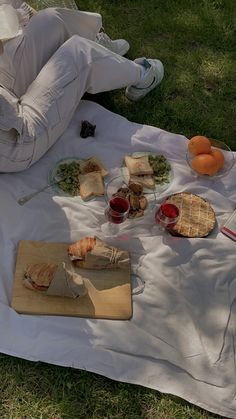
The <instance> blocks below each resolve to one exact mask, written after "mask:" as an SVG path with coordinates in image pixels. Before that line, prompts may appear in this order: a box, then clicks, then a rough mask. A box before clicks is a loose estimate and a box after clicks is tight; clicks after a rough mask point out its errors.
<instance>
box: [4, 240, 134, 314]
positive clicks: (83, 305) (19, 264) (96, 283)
mask: <svg viewBox="0 0 236 419" xmlns="http://www.w3.org/2000/svg"><path fill="white" fill-rule="evenodd" d="M67 248H68V243H46V242H39V241H25V240H23V241H20V242H19V246H18V252H17V260H16V270H15V278H14V286H13V294H12V301H11V307H12V308H13V309H14V310H16V311H17V312H18V313H23V314H39V315H43V314H45V315H60V316H78V317H89V318H98V319H120V320H127V319H130V318H131V316H132V298H131V275H130V270H127V271H126V270H124V271H123V270H118V269H116V270H108V269H107V270H101V271H99V270H89V269H80V268H77V270H78V273H79V274H81V275H82V276H83V277H85V285H86V287H87V289H88V294H87V295H85V296H84V297H80V298H78V299H73V298H66V297H52V296H47V295H42V294H39V293H38V292H35V291H32V290H29V289H27V288H25V287H24V286H23V285H22V278H23V275H24V271H25V268H26V267H27V266H28V265H30V264H34V263H44V262H45V263H49V262H50V263H59V262H62V261H65V262H66V261H68V256H67Z"/></svg>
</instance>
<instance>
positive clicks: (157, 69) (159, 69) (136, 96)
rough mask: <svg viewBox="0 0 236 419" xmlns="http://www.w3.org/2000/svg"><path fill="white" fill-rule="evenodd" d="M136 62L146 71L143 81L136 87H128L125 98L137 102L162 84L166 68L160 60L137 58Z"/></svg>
mask: <svg viewBox="0 0 236 419" xmlns="http://www.w3.org/2000/svg"><path fill="white" fill-rule="evenodd" d="M134 62H135V63H137V64H139V65H142V66H143V67H144V68H145V69H146V72H145V73H144V76H143V77H142V79H141V81H140V82H139V83H138V84H136V86H128V87H127V88H126V91H125V96H126V97H127V98H128V99H129V100H132V101H134V102H136V101H138V100H140V99H142V98H143V97H144V96H146V95H147V94H148V93H149V92H150V91H151V90H153V89H154V88H155V87H156V86H158V84H160V83H161V81H162V79H163V77H164V66H163V64H162V62H161V61H160V60H153V59H150V58H148V59H147V58H137V59H136V60H134Z"/></svg>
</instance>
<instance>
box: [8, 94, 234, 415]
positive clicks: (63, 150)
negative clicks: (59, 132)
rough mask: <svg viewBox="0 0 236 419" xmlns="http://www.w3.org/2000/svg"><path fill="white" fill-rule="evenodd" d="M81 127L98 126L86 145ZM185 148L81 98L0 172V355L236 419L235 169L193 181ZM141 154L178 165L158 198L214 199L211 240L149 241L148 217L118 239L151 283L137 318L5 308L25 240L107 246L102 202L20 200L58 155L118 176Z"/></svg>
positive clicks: (136, 308)
mask: <svg viewBox="0 0 236 419" xmlns="http://www.w3.org/2000/svg"><path fill="white" fill-rule="evenodd" d="M82 120H89V121H90V122H91V123H93V124H96V126H97V128H96V136H95V137H94V138H93V137H89V138H87V139H82V138H80V135H79V132H80V124H81V121H82ZM186 141H187V140H186V138H185V137H184V136H181V135H177V134H171V133H168V132H166V131H163V130H161V129H158V128H154V127H151V126H145V125H139V124H135V123H131V122H129V121H128V120H127V119H125V118H123V117H121V116H119V115H116V114H114V113H112V112H109V111H108V110H106V109H104V108H103V107H101V106H99V105H97V104H95V103H93V102H89V101H82V102H81V104H80V106H79V108H78V110H77V112H76V114H75V116H74V118H73V121H72V123H71V124H70V126H69V128H68V129H67V131H66V132H65V134H64V135H63V136H62V137H61V139H60V140H59V141H58V142H57V144H56V145H55V146H54V147H53V148H52V149H51V150H50V151H49V152H48V153H47V154H46V155H45V156H44V157H43V158H42V159H41V161H39V162H38V163H37V164H35V165H34V166H33V167H32V168H30V169H29V170H27V171H25V172H22V173H14V174H9V175H8V174H1V175H0V190H1V205H0V219H1V226H0V266H1V269H0V278H1V280H0V351H1V352H3V353H6V354H9V355H13V356H16V357H20V358H25V359H28V360H33V361H43V362H47V363H51V364H57V365H62V366H70V367H74V368H80V369H86V370H87V371H93V372H96V373H99V374H102V375H104V376H107V377H110V378H112V379H115V380H118V381H123V382H129V383H135V384H140V385H143V386H146V387H150V388H153V389H157V390H159V391H161V392H166V393H171V394H174V395H177V396H180V397H182V398H184V399H186V400H188V401H190V402H192V403H194V404H196V405H198V406H201V407H203V408H205V409H207V410H209V411H212V412H215V413H218V414H221V415H224V416H227V417H230V418H236V400H235V389H236V374H235V361H236V359H235V344H236V336H235V324H236V322H235V320H236V319H235V308H236V304H235V297H236V266H235V255H236V243H235V242H233V241H231V240H230V239H229V238H227V237H225V236H224V235H223V234H222V233H220V232H219V226H220V225H221V224H222V223H223V222H224V221H225V220H226V219H227V217H228V216H229V214H230V213H231V212H232V211H233V209H234V207H235V202H236V188H235V177H236V166H234V167H233V169H232V171H231V172H230V174H229V175H227V176H226V177H224V178H222V179H220V180H217V181H214V180H212V179H209V180H205V179H204V180H203V179H196V178H194V177H193V175H192V174H191V172H190V170H189V168H188V167H187V164H186V161H185V151H186ZM135 151H152V152H158V153H164V154H165V156H166V157H167V158H168V159H169V161H170V162H171V164H172V168H173V171H174V180H173V182H172V184H171V185H170V187H169V189H168V190H167V191H166V192H164V193H163V194H162V195H163V196H165V195H166V194H170V193H174V192H179V191H190V192H193V193H197V194H199V195H201V196H202V197H203V198H207V199H208V200H209V201H210V203H211V204H212V207H213V208H214V210H215V212H216V215H217V222H218V225H217V227H216V228H215V230H214V231H213V233H212V234H211V235H210V236H208V237H207V238H204V239H185V238H174V237H171V236H169V235H167V234H166V235H165V234H162V233H159V234H158V235H156V236H151V235H150V236H149V233H148V231H149V230H148V229H149V227H150V225H149V224H148V222H149V221H148V220H146V219H143V221H141V220H140V221H139V222H138V223H137V228H134V224H132V223H131V224H130V229H129V227H127V228H126V229H125V234H124V235H123V236H122V238H121V239H119V240H118V241H116V240H113V243H114V244H119V245H120V246H122V247H123V248H126V249H128V250H129V251H130V252H131V257H132V262H133V271H134V273H136V274H137V275H139V277H140V278H141V279H142V280H144V281H145V288H144V291H143V292H142V293H141V294H137V295H134V296H133V317H132V319H131V320H130V321H111V320H91V319H81V318H68V317H62V318H58V317H50V316H27V315H19V314H17V313H16V312H15V311H14V310H12V309H11V308H10V307H9V304H10V301H11V292H12V285H13V276H14V268H15V261H16V252H17V244H18V242H19V240H22V239H24V240H43V241H52V242H56V241H62V242H67V241H68V242H72V241H75V240H77V239H79V238H81V237H83V236H84V235H85V234H86V235H89V234H97V235H98V236H99V237H101V238H102V235H101V231H100V224H101V222H102V221H103V212H104V208H105V202H104V201H103V199H100V200H98V201H97V200H96V201H91V202H90V203H87V204H85V205H83V204H81V202H80V200H79V199H78V198H66V197H61V196H57V195H55V194H53V193H52V190H50V189H49V190H47V191H45V192H43V193H41V194H40V195H38V196H37V197H35V198H34V199H32V200H31V201H30V202H28V204H26V205H25V206H19V205H18V204H17V198H19V197H20V196H22V195H24V194H26V193H30V192H33V191H34V190H35V189H38V188H40V187H43V186H44V185H45V184H46V183H47V174H48V172H49V170H50V169H51V168H52V167H53V166H54V164H55V163H56V162H57V161H58V160H59V159H61V158H64V157H68V156H69V157H71V156H77V157H79V158H85V157H89V156H91V155H98V156H100V158H101V159H102V161H103V163H104V165H105V166H106V167H107V168H108V169H109V170H110V173H111V174H116V173H118V170H119V167H120V164H121V161H122V158H123V156H124V154H126V153H131V152H135ZM163 196H162V197H163ZM160 199H161V197H160ZM145 223H146V224H145Z"/></svg>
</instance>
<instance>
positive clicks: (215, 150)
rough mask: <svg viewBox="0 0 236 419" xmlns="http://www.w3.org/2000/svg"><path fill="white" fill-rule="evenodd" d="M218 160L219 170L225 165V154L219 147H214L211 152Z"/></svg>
mask: <svg viewBox="0 0 236 419" xmlns="http://www.w3.org/2000/svg"><path fill="white" fill-rule="evenodd" d="M210 154H211V155H212V156H213V157H214V158H215V159H216V161H217V164H218V170H220V169H221V168H222V167H223V166H224V162H225V156H224V154H223V153H222V151H220V150H219V149H218V148H212V149H211V153H210Z"/></svg>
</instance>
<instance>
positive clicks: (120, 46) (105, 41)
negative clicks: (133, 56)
mask: <svg viewBox="0 0 236 419" xmlns="http://www.w3.org/2000/svg"><path fill="white" fill-rule="evenodd" d="M96 42H97V44H99V45H102V46H103V47H105V48H107V49H109V50H110V51H112V52H115V53H116V54H119V55H125V54H126V53H127V52H128V51H129V48H130V46H129V43H128V42H127V41H126V40H125V39H115V40H114V41H113V40H112V39H111V38H110V37H109V36H108V35H107V34H106V33H105V32H99V33H98V34H97V36H96Z"/></svg>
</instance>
